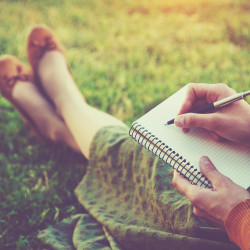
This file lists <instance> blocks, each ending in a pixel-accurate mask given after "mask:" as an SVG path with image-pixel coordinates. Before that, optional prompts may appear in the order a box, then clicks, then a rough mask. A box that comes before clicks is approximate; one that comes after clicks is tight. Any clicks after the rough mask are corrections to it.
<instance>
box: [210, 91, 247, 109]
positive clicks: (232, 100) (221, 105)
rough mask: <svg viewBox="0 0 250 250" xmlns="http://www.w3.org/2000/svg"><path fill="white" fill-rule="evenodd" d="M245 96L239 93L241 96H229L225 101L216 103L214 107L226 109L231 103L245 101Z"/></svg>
mask: <svg viewBox="0 0 250 250" xmlns="http://www.w3.org/2000/svg"><path fill="white" fill-rule="evenodd" d="M243 98H244V96H243V94H242V93H239V94H236V95H233V96H229V97H227V98H225V99H222V100H219V101H217V102H214V107H215V108H221V107H224V106H226V105H228V104H230V103H233V102H236V101H239V100H241V99H243Z"/></svg>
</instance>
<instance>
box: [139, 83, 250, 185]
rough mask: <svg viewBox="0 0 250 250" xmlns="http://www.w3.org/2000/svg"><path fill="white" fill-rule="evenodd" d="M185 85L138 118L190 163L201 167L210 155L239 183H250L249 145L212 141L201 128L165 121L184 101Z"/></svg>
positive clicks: (224, 172) (218, 167)
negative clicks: (203, 158)
mask: <svg viewBox="0 0 250 250" xmlns="http://www.w3.org/2000/svg"><path fill="white" fill-rule="evenodd" d="M185 94H186V87H184V88H182V89H181V90H179V91H178V92H176V93H175V94H174V95H172V96H171V97H169V98H168V99H166V100H165V101H163V102H162V103H160V104H159V105H158V106H156V107H155V108H154V109H152V110H151V111H149V112H148V113H146V114H145V115H144V116H142V117H141V118H140V119H138V120H137V121H136V122H138V123H139V124H141V125H142V126H143V127H144V128H145V129H147V130H148V131H150V132H151V133H152V134H153V135H155V136H156V137H157V138H158V139H159V140H161V141H162V142H164V143H165V144H166V145H168V146H169V147H171V148H172V149H173V150H174V151H176V152H177V153H179V154H180V155H182V156H183V158H185V159H186V160H187V161H189V162H190V164H192V165H194V167H195V168H197V169H199V159H200V157H201V156H204V155H205V156H208V157H209V158H210V160H211V161H212V162H213V163H214V165H215V166H216V168H217V169H218V170H219V171H220V172H221V173H223V174H224V175H226V176H228V177H229V178H230V179H232V180H233V181H234V182H235V183H237V184H238V185H240V186H242V187H244V188H248V187H249V186H250V148H247V147H241V146H239V145H238V144H233V143H220V142H215V141H213V140H212V139H211V138H210V136H209V135H208V133H207V132H206V131H204V130H201V129H191V130H190V132H189V133H187V134H184V133H183V132H182V130H181V129H180V128H178V127H176V126H175V125H174V124H173V125H169V126H167V125H165V124H166V122H167V121H168V120H171V119H172V118H174V117H175V116H176V114H177V112H178V111H179V109H180V106H181V105H182V100H184V97H185Z"/></svg>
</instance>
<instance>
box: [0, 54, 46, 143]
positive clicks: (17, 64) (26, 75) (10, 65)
mask: <svg viewBox="0 0 250 250" xmlns="http://www.w3.org/2000/svg"><path fill="white" fill-rule="evenodd" d="M20 81H29V82H33V77H32V74H31V72H30V70H29V69H28V68H27V67H26V66H25V65H24V64H23V63H22V62H21V61H20V60H18V59H17V58H16V57H14V56H11V55H5V56H2V57H0V93H1V94H2V96H3V97H5V98H6V99H7V100H8V101H9V102H10V103H11V104H12V105H13V106H14V107H15V108H16V109H17V110H18V111H19V113H20V114H21V116H22V118H23V120H24V121H25V122H26V123H27V125H28V126H29V127H30V128H31V131H32V132H33V134H34V135H35V136H36V137H37V138H38V139H39V140H40V141H42V142H47V139H46V138H45V137H44V135H43V134H42V133H41V132H40V131H39V129H38V127H37V125H36V123H35V122H34V121H33V120H32V119H31V117H30V116H29V114H28V113H27V112H26V111H25V110H24V109H23V108H22V107H21V106H20V105H18V103H17V102H16V101H15V100H14V99H13V97H12V91H13V87H14V86H15V85H16V84H17V83H18V82H20Z"/></svg>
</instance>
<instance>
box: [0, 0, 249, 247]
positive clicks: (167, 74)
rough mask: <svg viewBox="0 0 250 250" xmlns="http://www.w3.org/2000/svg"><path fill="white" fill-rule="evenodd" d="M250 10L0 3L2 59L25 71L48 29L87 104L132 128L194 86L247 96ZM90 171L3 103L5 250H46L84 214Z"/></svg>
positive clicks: (238, 6)
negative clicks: (31, 39) (81, 185)
mask: <svg viewBox="0 0 250 250" xmlns="http://www.w3.org/2000/svg"><path fill="white" fill-rule="evenodd" d="M249 10H250V2H249V1H248V0H237V1H234V0H220V1H217V0H210V1H205V0H189V1H186V0H172V1H170V0H168V1H167V0H154V1H150V0H144V1H142V0H123V1H119V0H72V1H66V0H47V1H46V0H44V1H42V0H37V1H33V0H23V1H21V0H20V1H18V0H8V1H7V0H0V23H1V25H0V55H3V54H12V55H15V56H17V57H18V58H20V59H21V60H22V61H24V62H25V63H27V60H26V39H27V35H28V34H29V31H30V29H31V28H32V27H34V26H35V25H36V24H42V23H44V24H47V25H48V26H50V27H51V28H52V29H53V30H54V32H55V34H56V35H57V36H58V37H59V38H60V39H61V41H62V42H63V44H64V45H65V48H66V50H67V58H68V64H69V66H70V68H71V71H72V75H73V77H74V79H75V81H76V83H77V84H78V86H79V88H80V89H81V91H82V92H83V93H84V95H85V97H86V98H87V100H88V102H89V103H90V104H91V105H94V106H95V107H97V108H100V109H102V110H104V111H107V112H109V113H111V114H113V115H115V116H116V117H118V118H120V119H122V120H123V121H124V122H126V123H127V124H128V125H130V124H131V123H132V121H134V120H135V119H137V118H138V117H139V116H141V115H143V114H144V113H145V112H146V111H148V110H149V109H151V108H152V107H154V106H155V105H156V104H158V103H160V102H161V101H163V100H164V99H166V98H167V97H168V96H169V95H171V94H173V93H174V92H175V91H177V90H178V89H179V88H181V87H182V86H184V85H185V84H187V83H189V82H206V83H217V82H224V83H227V84H228V85H229V86H231V87H232V88H234V89H235V90H236V91H244V90H249V89H250V81H249V80H250V78H249V72H250V68H249V58H250V57H249V56H250V53H249V48H250V43H249V42H250V34H249V27H250V13H249ZM248 101H249V100H248ZM86 166H87V162H86V160H85V159H84V158H83V157H82V156H80V155H78V154H76V153H74V152H72V151H71V150H70V149H68V148H66V147H63V146H61V145H46V146H45V145H41V144H40V143H39V142H38V141H37V140H36V139H35V138H34V137H33V136H32V135H31V134H30V132H29V129H28V128H27V126H26V125H25V124H24V123H23V121H22V119H21V117H20V116H19V114H18V112H17V111H15V110H14V108H12V106H11V105H10V104H9V103H8V102H7V101H6V100H4V99H3V98H2V97H0V246H1V247H2V248H1V247H0V248H1V249H42V248H43V246H42V244H41V243H40V242H39V240H38V239H37V238H36V234H37V232H38V230H41V229H43V228H45V227H46V226H48V225H50V224H54V223H56V222H57V221H59V220H61V219H62V218H65V217H66V216H69V215H72V214H75V213H78V212H84V210H83V208H81V206H80V205H79V204H78V202H77V200H76V199H75V197H74V193H73V190H74V188H75V187H76V185H77V184H78V182H79V181H80V179H81V177H82V176H83V175H84V172H85V169H86Z"/></svg>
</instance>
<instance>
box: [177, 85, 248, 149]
mask: <svg viewBox="0 0 250 250" xmlns="http://www.w3.org/2000/svg"><path fill="white" fill-rule="evenodd" d="M234 94H235V91H234V90H232V89H231V88H229V87H228V86H227V85H226V84H193V83H192V84H189V85H188V87H187V94H186V98H185V100H184V102H183V105H182V107H181V109H180V111H179V115H178V116H177V117H176V118H175V124H176V126H178V127H181V128H182V129H183V131H184V132H188V131H189V129H190V128H193V127H200V128H204V129H206V130H208V131H209V132H210V134H211V136H212V138H213V139H214V140H216V141H219V140H221V139H227V140H230V141H233V142H237V143H241V144H245V145H248V146H250V105H249V104H248V103H247V102H246V101H244V100H241V101H237V102H234V103H232V104H230V105H228V106H225V107H223V108H221V109H219V110H218V111H216V112H214V113H209V114H195V113H187V112H190V111H192V110H194V109H197V108H198V107H201V106H204V105H206V104H209V103H213V102H215V101H218V100H221V99H223V98H226V97H228V96H231V95H234ZM184 113H185V114H184Z"/></svg>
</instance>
